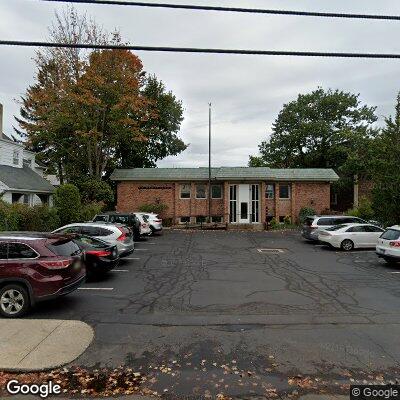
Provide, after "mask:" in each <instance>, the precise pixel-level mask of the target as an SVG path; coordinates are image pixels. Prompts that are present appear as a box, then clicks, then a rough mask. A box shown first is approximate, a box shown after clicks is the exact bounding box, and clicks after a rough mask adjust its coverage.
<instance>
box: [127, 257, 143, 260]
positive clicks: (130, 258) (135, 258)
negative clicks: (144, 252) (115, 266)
mask: <svg viewBox="0 0 400 400" xmlns="http://www.w3.org/2000/svg"><path fill="white" fill-rule="evenodd" d="M123 260H140V258H137V257H124V258H123Z"/></svg>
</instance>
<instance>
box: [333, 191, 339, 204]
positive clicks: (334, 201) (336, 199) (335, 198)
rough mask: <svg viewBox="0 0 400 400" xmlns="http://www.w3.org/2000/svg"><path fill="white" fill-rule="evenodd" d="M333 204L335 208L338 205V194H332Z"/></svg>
mask: <svg viewBox="0 0 400 400" xmlns="http://www.w3.org/2000/svg"><path fill="white" fill-rule="evenodd" d="M331 204H332V205H333V206H337V204H338V195H337V193H332V192H331Z"/></svg>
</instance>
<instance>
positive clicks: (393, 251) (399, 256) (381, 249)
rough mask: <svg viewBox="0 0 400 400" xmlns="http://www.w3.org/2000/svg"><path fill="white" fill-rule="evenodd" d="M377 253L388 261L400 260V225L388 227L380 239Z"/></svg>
mask: <svg viewBox="0 0 400 400" xmlns="http://www.w3.org/2000/svg"><path fill="white" fill-rule="evenodd" d="M376 254H377V255H378V257H380V258H383V259H384V260H385V261H386V262H387V263H389V264H391V263H396V262H399V261H400V225H394V226H391V227H390V228H387V229H386V230H385V232H383V233H382V235H381V236H380V238H379V239H378V243H377V245H376Z"/></svg>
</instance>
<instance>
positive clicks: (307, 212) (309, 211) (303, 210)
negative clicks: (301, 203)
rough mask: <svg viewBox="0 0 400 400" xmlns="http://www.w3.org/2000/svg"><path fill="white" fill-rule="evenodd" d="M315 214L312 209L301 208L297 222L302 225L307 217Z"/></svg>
mask: <svg viewBox="0 0 400 400" xmlns="http://www.w3.org/2000/svg"><path fill="white" fill-rule="evenodd" d="M315 214H316V212H315V210H314V209H313V208H311V207H302V208H301V209H300V212H299V222H300V223H301V224H303V223H304V221H305V220H306V218H307V217H308V216H310V215H315Z"/></svg>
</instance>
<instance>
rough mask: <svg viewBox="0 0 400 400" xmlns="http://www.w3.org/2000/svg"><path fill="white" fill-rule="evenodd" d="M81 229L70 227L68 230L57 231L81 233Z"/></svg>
mask: <svg viewBox="0 0 400 400" xmlns="http://www.w3.org/2000/svg"><path fill="white" fill-rule="evenodd" d="M80 230H81V228H80V227H79V226H70V227H68V228H65V229H62V230H61V231H57V232H58V233H79V232H80Z"/></svg>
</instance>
